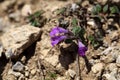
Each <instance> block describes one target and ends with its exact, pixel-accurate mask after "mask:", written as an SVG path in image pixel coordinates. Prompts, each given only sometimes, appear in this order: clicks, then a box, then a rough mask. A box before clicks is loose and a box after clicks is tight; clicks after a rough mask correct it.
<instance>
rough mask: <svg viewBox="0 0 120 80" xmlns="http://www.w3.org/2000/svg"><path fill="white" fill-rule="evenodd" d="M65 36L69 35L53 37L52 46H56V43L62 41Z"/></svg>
mask: <svg viewBox="0 0 120 80" xmlns="http://www.w3.org/2000/svg"><path fill="white" fill-rule="evenodd" d="M65 38H67V37H66V36H56V37H53V38H51V44H52V46H55V45H56V44H58V43H59V42H61V41H62V40H64V39H65Z"/></svg>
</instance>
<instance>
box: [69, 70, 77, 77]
mask: <svg viewBox="0 0 120 80" xmlns="http://www.w3.org/2000/svg"><path fill="white" fill-rule="evenodd" d="M68 73H69V75H70V77H72V78H74V77H75V75H76V72H75V71H74V70H71V69H69V70H68Z"/></svg>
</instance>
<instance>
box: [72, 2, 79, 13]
mask: <svg viewBox="0 0 120 80" xmlns="http://www.w3.org/2000/svg"><path fill="white" fill-rule="evenodd" d="M78 8H79V6H78V5H77V4H75V3H73V4H72V6H71V10H72V11H73V12H74V11H75V10H76V9H78Z"/></svg>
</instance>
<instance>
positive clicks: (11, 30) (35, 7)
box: [0, 0, 120, 80]
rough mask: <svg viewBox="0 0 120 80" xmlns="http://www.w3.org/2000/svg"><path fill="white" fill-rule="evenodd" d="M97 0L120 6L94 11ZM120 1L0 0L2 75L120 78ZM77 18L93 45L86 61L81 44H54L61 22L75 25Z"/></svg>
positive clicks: (44, 79)
mask: <svg viewBox="0 0 120 80" xmlns="http://www.w3.org/2000/svg"><path fill="white" fill-rule="evenodd" d="M96 4H100V5H102V7H103V6H105V5H106V4H108V5H109V6H108V7H110V6H114V5H116V6H117V7H118V10H119V11H118V13H115V14H114V12H112V11H111V9H110V10H109V11H108V13H107V12H99V13H97V14H96V15H93V14H92V10H93V8H94V6H95V5H96ZM119 5H120V0H111V1H110V0H0V74H1V75H0V80H79V79H78V75H79V77H80V80H120V13H119V12H120V6H119ZM99 9H100V8H99ZM96 10H98V8H97V9H96ZM103 11H104V10H103ZM101 17H102V19H101ZM74 19H76V20H77V21H78V22H77V25H79V26H82V27H83V29H85V35H84V37H85V42H86V44H87V47H88V50H87V52H86V56H84V57H81V56H79V63H80V64H77V61H76V55H77V53H76V44H75V43H71V44H65V43H61V44H60V45H58V46H55V47H52V46H51V42H50V36H49V33H50V31H51V29H52V28H54V27H55V26H60V27H63V28H66V29H69V30H71V29H72V28H73V27H74V26H73V23H72V22H73V21H74ZM90 35H92V36H94V38H88V37H89V36H90ZM89 39H90V40H89ZM77 65H79V68H78V67H77ZM79 69H80V70H79ZM78 71H79V74H78Z"/></svg>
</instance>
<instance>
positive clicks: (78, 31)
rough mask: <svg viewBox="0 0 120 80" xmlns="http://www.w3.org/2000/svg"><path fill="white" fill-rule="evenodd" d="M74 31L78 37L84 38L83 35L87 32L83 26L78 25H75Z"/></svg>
mask: <svg viewBox="0 0 120 80" xmlns="http://www.w3.org/2000/svg"><path fill="white" fill-rule="evenodd" d="M72 32H73V34H74V35H75V36H76V37H78V38H83V36H84V34H85V29H84V28H81V27H80V26H77V27H73V30H72Z"/></svg>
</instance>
